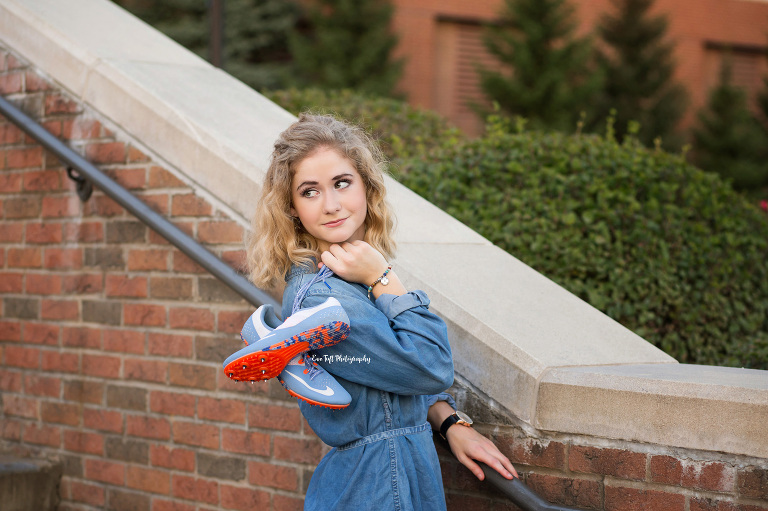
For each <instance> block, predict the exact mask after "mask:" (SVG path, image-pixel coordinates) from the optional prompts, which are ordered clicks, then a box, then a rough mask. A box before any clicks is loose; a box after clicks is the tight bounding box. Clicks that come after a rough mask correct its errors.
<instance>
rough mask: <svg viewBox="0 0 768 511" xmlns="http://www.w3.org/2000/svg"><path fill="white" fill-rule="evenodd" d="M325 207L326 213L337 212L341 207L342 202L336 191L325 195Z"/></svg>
mask: <svg viewBox="0 0 768 511" xmlns="http://www.w3.org/2000/svg"><path fill="white" fill-rule="evenodd" d="M323 209H325V212H326V213H335V212H337V211H338V210H340V209H341V203H340V202H339V198H338V197H337V196H336V194H335V193H328V194H326V195H325V201H324V202H323Z"/></svg>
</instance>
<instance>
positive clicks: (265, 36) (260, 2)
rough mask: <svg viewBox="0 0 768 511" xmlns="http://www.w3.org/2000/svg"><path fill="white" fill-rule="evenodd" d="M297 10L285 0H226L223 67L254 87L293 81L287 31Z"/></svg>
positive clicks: (296, 15)
mask: <svg viewBox="0 0 768 511" xmlns="http://www.w3.org/2000/svg"><path fill="white" fill-rule="evenodd" d="M298 17H299V10H298V7H297V6H296V4H295V3H293V2H288V1H285V0H227V1H226V11H225V21H224V33H225V41H224V69H225V70H226V71H227V72H228V73H230V74H232V75H233V76H235V77H236V78H238V79H240V80H242V81H243V82H245V83H246V84H248V85H250V86H251V87H253V88H254V89H257V90H263V89H278V88H283V87H286V86H288V85H291V84H292V83H293V81H294V80H293V64H292V62H291V54H290V52H289V51H288V33H289V32H290V31H291V30H293V28H294V27H295V26H296V23H297V21H298Z"/></svg>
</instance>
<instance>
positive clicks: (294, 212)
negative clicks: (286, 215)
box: [291, 207, 299, 217]
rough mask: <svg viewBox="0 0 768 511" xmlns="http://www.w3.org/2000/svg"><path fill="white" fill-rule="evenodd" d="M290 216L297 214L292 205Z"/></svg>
mask: <svg viewBox="0 0 768 511" xmlns="http://www.w3.org/2000/svg"><path fill="white" fill-rule="evenodd" d="M291 216H292V217H297V216H299V215H297V214H296V209H294V208H293V207H291Z"/></svg>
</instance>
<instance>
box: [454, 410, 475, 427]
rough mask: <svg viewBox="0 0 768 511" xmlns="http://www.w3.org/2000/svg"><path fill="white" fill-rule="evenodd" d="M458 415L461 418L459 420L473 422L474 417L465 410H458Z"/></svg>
mask: <svg viewBox="0 0 768 511" xmlns="http://www.w3.org/2000/svg"><path fill="white" fill-rule="evenodd" d="M456 416H457V417H458V418H459V420H461V421H464V422H466V423H467V424H469V425H471V424H472V419H470V418H469V415H467V414H466V413H464V412H460V411H458V410H457V411H456Z"/></svg>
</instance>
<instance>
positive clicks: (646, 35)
mask: <svg viewBox="0 0 768 511" xmlns="http://www.w3.org/2000/svg"><path fill="white" fill-rule="evenodd" d="M653 1H654V0H613V4H614V7H615V9H616V12H615V13H614V14H605V15H603V17H602V19H601V21H600V25H599V27H598V33H599V35H600V37H601V39H602V41H603V43H604V47H603V49H602V50H600V51H598V53H597V55H598V57H597V59H598V62H599V64H600V67H601V68H602V69H603V70H604V75H605V83H604V86H603V94H602V98H601V101H600V110H599V114H598V118H601V119H602V118H604V117H606V116H607V115H608V114H609V112H610V110H611V109H612V108H613V109H615V110H616V135H617V136H618V137H619V138H620V139H621V138H623V136H624V135H625V134H626V132H627V126H628V124H629V122H630V121H637V122H639V123H640V131H639V133H638V134H637V136H638V138H639V139H640V140H641V141H642V142H643V143H645V144H646V145H651V144H652V143H653V141H654V139H655V138H656V137H661V139H662V142H664V143H665V144H666V145H667V147H672V146H674V145H677V144H676V143H677V142H679V141H678V140H677V137H675V136H674V134H675V128H676V126H677V123H678V122H679V120H680V118H681V117H682V115H683V113H684V112H685V108H686V104H687V93H686V91H685V88H684V87H683V86H682V85H680V84H678V83H675V82H674V73H675V63H674V59H673V45H672V44H671V43H669V42H667V41H665V36H666V32H667V25H668V24H667V19H666V17H665V16H663V15H659V16H650V14H649V12H648V11H649V10H650V8H651V6H652V5H653Z"/></svg>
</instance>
